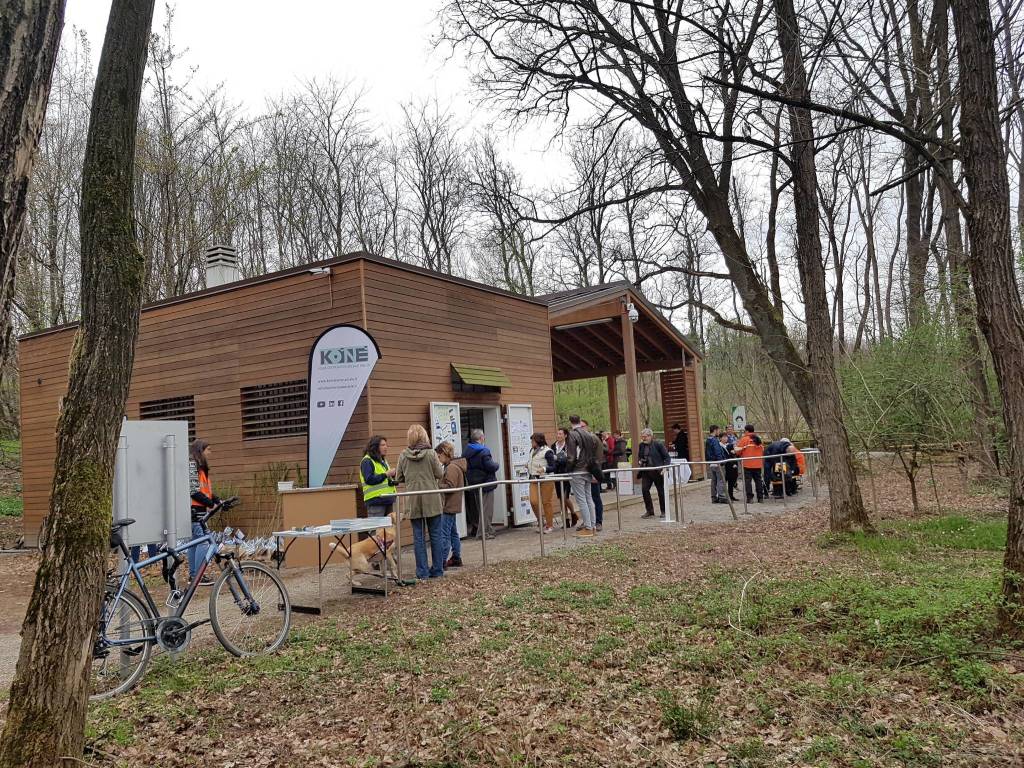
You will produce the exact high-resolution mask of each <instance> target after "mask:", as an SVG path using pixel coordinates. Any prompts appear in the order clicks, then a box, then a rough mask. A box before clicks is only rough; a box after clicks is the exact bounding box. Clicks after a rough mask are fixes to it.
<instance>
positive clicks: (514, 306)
mask: <svg viewBox="0 0 1024 768" xmlns="http://www.w3.org/2000/svg"><path fill="white" fill-rule="evenodd" d="M364 269H365V273H366V280H365V296H366V312H367V318H366V327H367V329H368V330H369V331H370V333H371V334H372V335H373V337H374V338H375V339H376V340H377V344H378V345H379V346H380V348H381V354H382V355H383V359H382V360H381V361H380V362H379V363H378V364H377V369H376V371H374V374H373V377H372V378H371V379H370V386H369V391H370V411H371V413H370V419H371V424H372V428H373V431H374V432H376V433H380V434H383V435H384V436H386V437H387V438H388V442H389V444H390V445H391V446H393V448H398V449H400V448H401V447H403V446H405V435H406V431H407V430H408V428H409V425H410V424H422V425H423V426H424V427H426V428H427V430H428V432H429V429H430V427H429V421H428V416H429V414H428V410H429V404H430V402H431V401H450V402H459V403H462V404H463V405H471V404H480V405H508V404H510V403H526V404H531V405H533V419H534V428H535V429H538V430H540V431H544V432H547V433H548V434H549V435H551V434H552V433H553V432H554V428H555V402H554V382H553V380H552V374H551V340H550V334H549V332H548V310H547V307H545V306H542V305H539V304H534V303H532V302H527V301H524V300H522V299H517V298H515V297H512V296H506V295H502V294H499V293H491V292H487V291H484V290H480V289H477V288H474V287H472V286H467V285H462V284H460V283H452V282H446V281H441V280H438V279H436V278H431V277H428V276H424V275H419V274H416V273H411V272H403V271H399V270H395V269H392V268H390V267H388V266H386V265H382V264H378V263H374V262H364ZM452 363H468V364H472V365H483V366H489V367H497V368H500V369H501V370H502V371H503V372H504V373H505V374H506V375H507V376H508V377H509V379H511V381H512V386H511V387H508V388H505V389H503V390H502V391H501V393H500V394H489V395H487V394H469V393H462V392H453V391H452V383H451V372H450V366H451V364H452ZM392 453H393V454H394V455H396V456H397V453H398V451H397V450H394V449H393V450H392Z"/></svg>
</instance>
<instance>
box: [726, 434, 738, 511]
mask: <svg viewBox="0 0 1024 768" xmlns="http://www.w3.org/2000/svg"><path fill="white" fill-rule="evenodd" d="M736 442H737V438H736V430H735V429H733V427H732V425H731V424H730V425H729V426H727V427H726V428H725V439H724V440H722V446H723V447H724V448H725V453H726V455H727V456H728V457H729V458H730V459H733V461H730V462H728V463H727V464H723V465H722V468H723V469H724V470H725V487H726V489H727V490H728V493H729V498H730V499H732V500H733V501H739V499H737V498H736V488H737V486H738V485H739V481H740V463H739V462H738V461H735V459H736Z"/></svg>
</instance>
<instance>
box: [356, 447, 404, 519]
mask: <svg viewBox="0 0 1024 768" xmlns="http://www.w3.org/2000/svg"><path fill="white" fill-rule="evenodd" d="M396 471H397V470H396V469H394V468H393V467H392V466H391V465H390V464H388V441H387V438H385V437H383V436H382V435H374V436H373V437H371V438H370V441H369V442H368V443H367V444H366V452H365V453H364V455H363V460H362V461H361V462H359V479H360V480H361V481H362V487H363V504H364V505H365V506H366V514H367V515H368V516H369V517H384V516H386V515H387V514H388V513H389V512H391V507H392V506H393V505H394V503H395V472H396Z"/></svg>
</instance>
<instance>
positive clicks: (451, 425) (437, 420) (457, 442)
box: [430, 403, 468, 537]
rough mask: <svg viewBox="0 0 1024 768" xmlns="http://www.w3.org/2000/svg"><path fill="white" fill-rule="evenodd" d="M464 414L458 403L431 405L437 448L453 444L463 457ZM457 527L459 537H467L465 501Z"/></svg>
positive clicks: (456, 518) (457, 453)
mask: <svg viewBox="0 0 1024 768" xmlns="http://www.w3.org/2000/svg"><path fill="white" fill-rule="evenodd" d="M461 418H462V414H461V411H460V410H459V404H458V403H431V404H430V440H431V442H432V443H433V445H434V447H435V448H437V446H439V445H440V444H441V443H451V444H452V447H454V448H455V455H456V456H461V455H462V426H461V424H462V422H461ZM455 525H456V528H457V529H458V531H459V536H460V537H462V536H465V535H466V532H467V531H468V528H467V527H466V503H465V500H463V503H462V511H461V512H460V513H459V514H458V515H456V517H455Z"/></svg>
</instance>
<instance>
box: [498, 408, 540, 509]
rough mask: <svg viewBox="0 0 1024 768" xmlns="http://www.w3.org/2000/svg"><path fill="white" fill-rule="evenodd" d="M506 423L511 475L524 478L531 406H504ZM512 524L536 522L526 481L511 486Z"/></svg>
mask: <svg viewBox="0 0 1024 768" xmlns="http://www.w3.org/2000/svg"><path fill="white" fill-rule="evenodd" d="M505 413H506V414H507V416H506V423H507V424H508V453H509V456H510V457H511V459H512V468H511V469H512V477H513V478H514V479H517V480H518V479H525V478H528V477H529V476H530V469H529V464H530V448H531V444H530V435H532V434H533V406H532V405H509V406H507V407H506V411H505ZM512 505H513V506H512V525H525V524H526V523H535V522H537V516H536V515H534V514H533V507H531V506H530V486H529V484H527V483H524V484H522V485H513V486H512Z"/></svg>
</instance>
